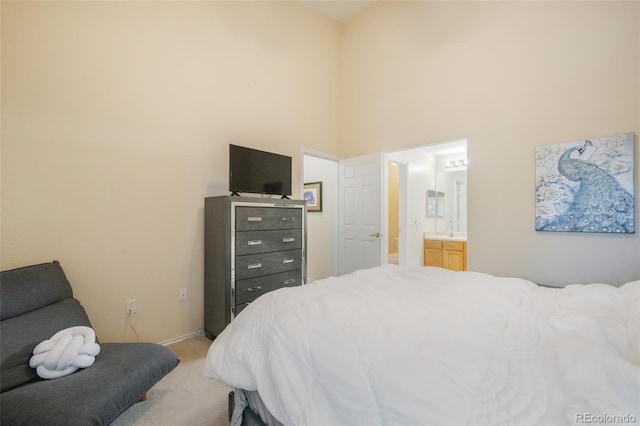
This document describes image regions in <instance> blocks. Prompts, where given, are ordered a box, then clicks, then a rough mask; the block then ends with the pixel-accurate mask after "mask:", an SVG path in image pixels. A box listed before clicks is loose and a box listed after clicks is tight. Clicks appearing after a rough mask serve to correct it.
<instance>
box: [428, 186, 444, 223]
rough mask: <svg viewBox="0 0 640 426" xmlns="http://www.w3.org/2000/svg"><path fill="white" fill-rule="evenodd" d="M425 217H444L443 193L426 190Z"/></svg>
mask: <svg viewBox="0 0 640 426" xmlns="http://www.w3.org/2000/svg"><path fill="white" fill-rule="evenodd" d="M427 217H444V192H442V191H436V190H433V189H428V190H427Z"/></svg>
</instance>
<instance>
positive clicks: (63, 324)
mask: <svg viewBox="0 0 640 426" xmlns="http://www.w3.org/2000/svg"><path fill="white" fill-rule="evenodd" d="M0 320H1V321H0V324H1V328H0V339H2V340H1V344H0V385H1V393H0V423H1V424H3V425H24V424H33V425H82V426H86V425H107V424H109V423H111V422H112V421H114V420H115V419H116V418H117V417H118V416H119V415H120V414H122V413H123V412H124V411H125V410H126V409H127V408H129V407H130V406H131V405H133V404H135V403H136V402H138V401H139V400H140V399H141V398H142V397H143V396H144V395H145V394H146V392H147V391H149V389H150V388H151V387H152V386H153V385H154V384H155V383H156V382H158V381H159V380H160V379H161V378H162V377H164V376H165V375H166V374H167V373H169V372H170V371H171V370H173V369H174V368H175V367H176V366H177V365H178V362H179V360H178V359H177V358H176V356H175V355H174V354H173V353H172V352H171V351H170V350H169V349H167V348H166V347H164V346H161V345H158V344H155V343H101V342H99V343H100V353H99V355H98V356H97V357H96V358H95V362H94V363H93V365H91V366H90V367H88V368H85V369H81V370H79V371H77V372H75V373H73V374H70V375H68V376H65V377H61V378H57V379H52V380H44V379H41V378H39V377H38V375H37V374H36V372H35V370H34V369H32V368H31V367H29V359H30V358H31V355H32V351H33V349H34V347H35V346H36V345H37V344H38V343H40V342H42V341H44V340H46V339H49V338H51V337H52V336H53V335H54V334H55V333H57V332H58V331H60V330H63V329H66V328H68V327H73V326H88V327H91V322H90V321H89V318H88V316H87V313H86V312H85V310H84V308H83V307H82V305H81V304H80V302H79V301H78V300H76V299H74V298H73V291H72V289H71V285H70V284H69V282H68V281H67V278H66V276H65V274H64V271H63V270H62V267H61V266H60V264H59V263H58V262H52V263H45V264H40V265H33V266H27V267H24V268H18V269H13V270H10V271H3V272H0Z"/></svg>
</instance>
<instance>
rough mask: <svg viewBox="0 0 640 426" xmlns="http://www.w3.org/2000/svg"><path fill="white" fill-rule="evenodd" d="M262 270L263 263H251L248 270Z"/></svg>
mask: <svg viewBox="0 0 640 426" xmlns="http://www.w3.org/2000/svg"><path fill="white" fill-rule="evenodd" d="M257 268H262V263H250V264H248V265H247V269H257Z"/></svg>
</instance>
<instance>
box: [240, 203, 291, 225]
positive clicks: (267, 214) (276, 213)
mask: <svg viewBox="0 0 640 426" xmlns="http://www.w3.org/2000/svg"><path fill="white" fill-rule="evenodd" d="M302 211H303V209H299V208H286V207H242V206H238V207H236V231H252V230H260V229H262V230H265V229H301V228H302Z"/></svg>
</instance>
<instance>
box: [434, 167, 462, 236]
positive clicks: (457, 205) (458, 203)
mask: <svg viewBox="0 0 640 426" xmlns="http://www.w3.org/2000/svg"><path fill="white" fill-rule="evenodd" d="M466 184H467V171H466V170H456V171H443V172H438V173H436V190H435V191H431V192H435V193H437V194H443V196H442V207H441V210H439V211H440V212H442V214H438V215H437V216H435V217H436V224H435V228H436V232H437V233H442V232H467V186H466ZM427 192H429V191H427ZM445 193H446V194H447V197H444V194H445Z"/></svg>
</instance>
